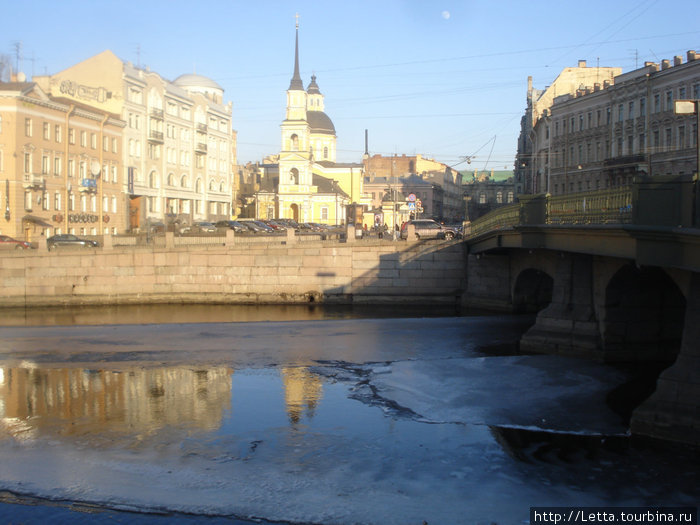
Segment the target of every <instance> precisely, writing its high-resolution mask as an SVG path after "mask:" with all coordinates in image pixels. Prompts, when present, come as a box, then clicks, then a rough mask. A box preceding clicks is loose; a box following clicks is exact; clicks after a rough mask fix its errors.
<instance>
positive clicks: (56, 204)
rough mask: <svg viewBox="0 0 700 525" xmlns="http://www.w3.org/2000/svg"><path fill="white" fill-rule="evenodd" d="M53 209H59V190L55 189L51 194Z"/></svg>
mask: <svg viewBox="0 0 700 525" xmlns="http://www.w3.org/2000/svg"><path fill="white" fill-rule="evenodd" d="M53 209H54V210H56V211H61V192H60V191H57V192H56V193H54V194H53Z"/></svg>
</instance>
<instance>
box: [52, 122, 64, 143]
mask: <svg viewBox="0 0 700 525" xmlns="http://www.w3.org/2000/svg"><path fill="white" fill-rule="evenodd" d="M54 139H55V140H56V142H59V143H60V142H61V141H62V140H63V128H62V127H61V126H60V125H59V124H56V127H55V128H54Z"/></svg>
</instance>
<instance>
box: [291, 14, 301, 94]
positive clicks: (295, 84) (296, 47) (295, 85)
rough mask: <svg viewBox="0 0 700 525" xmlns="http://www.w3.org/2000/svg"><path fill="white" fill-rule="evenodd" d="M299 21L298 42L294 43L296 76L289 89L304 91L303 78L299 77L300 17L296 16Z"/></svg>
mask: <svg viewBox="0 0 700 525" xmlns="http://www.w3.org/2000/svg"><path fill="white" fill-rule="evenodd" d="M296 19H297V31H296V42H295V43H294V76H293V77H292V81H291V82H290V83H289V89H300V90H302V91H303V90H304V83H303V82H302V81H301V76H300V75H299V15H296Z"/></svg>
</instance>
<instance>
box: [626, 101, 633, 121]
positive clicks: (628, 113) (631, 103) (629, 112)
mask: <svg viewBox="0 0 700 525" xmlns="http://www.w3.org/2000/svg"><path fill="white" fill-rule="evenodd" d="M627 118H628V119H633V118H634V100H630V103H629V106H628V108H627Z"/></svg>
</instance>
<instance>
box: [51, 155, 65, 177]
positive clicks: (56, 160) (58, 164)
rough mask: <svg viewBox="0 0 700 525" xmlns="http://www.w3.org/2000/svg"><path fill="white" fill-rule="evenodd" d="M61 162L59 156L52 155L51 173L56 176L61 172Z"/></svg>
mask: <svg viewBox="0 0 700 525" xmlns="http://www.w3.org/2000/svg"><path fill="white" fill-rule="evenodd" d="M62 167H63V166H62V162H61V157H54V159H53V174H54V175H56V176H58V175H60V174H61V168H62Z"/></svg>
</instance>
